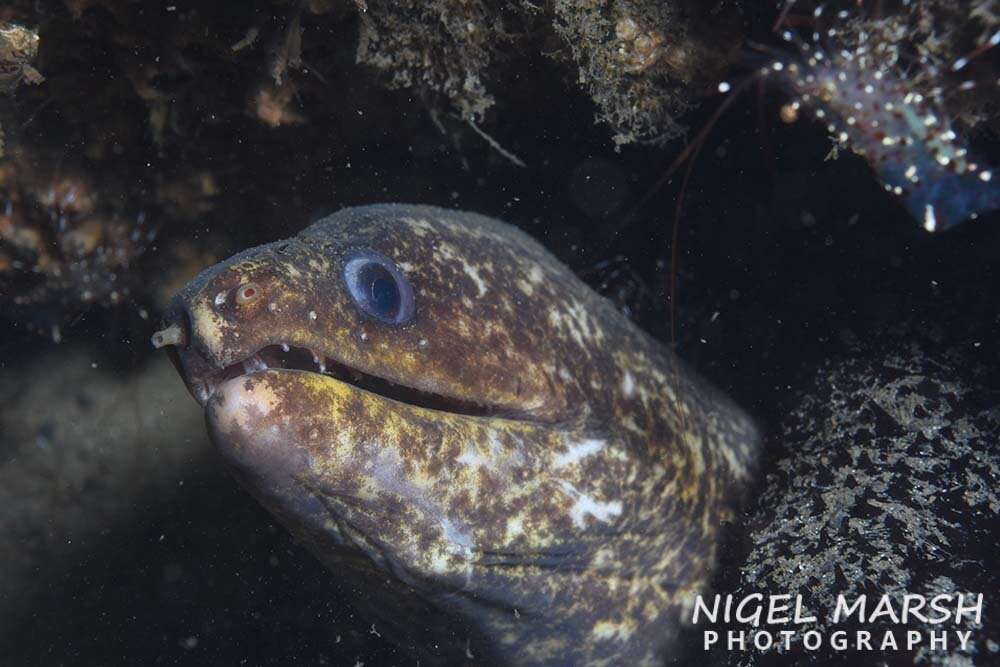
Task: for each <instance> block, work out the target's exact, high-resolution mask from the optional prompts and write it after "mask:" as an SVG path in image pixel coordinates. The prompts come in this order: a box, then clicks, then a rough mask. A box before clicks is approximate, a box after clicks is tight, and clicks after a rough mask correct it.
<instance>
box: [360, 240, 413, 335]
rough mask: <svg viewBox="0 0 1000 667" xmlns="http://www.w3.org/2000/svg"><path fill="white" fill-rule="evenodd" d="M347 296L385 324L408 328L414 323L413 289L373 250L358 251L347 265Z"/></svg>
mask: <svg viewBox="0 0 1000 667" xmlns="http://www.w3.org/2000/svg"><path fill="white" fill-rule="evenodd" d="M344 282H345V283H347V292H348V293H349V294H350V295H351V299H353V300H354V303H355V304H357V306H358V308H360V309H361V310H362V312H364V313H365V314H367V315H370V316H372V317H374V318H375V319H377V320H379V321H382V322H385V323H386V324H406V323H407V322H409V321H410V320H412V319H413V309H414V308H413V289H412V288H411V287H410V283H409V282H407V280H406V276H404V275H403V272H402V271H400V270H399V267H397V266H396V265H395V264H393V263H392V260H390V259H389V258H388V257H384V256H382V255H380V254H378V253H377V252H374V251H371V250H355V251H354V252H352V253H350V254H349V255H348V256H347V261H346V263H345V264H344Z"/></svg>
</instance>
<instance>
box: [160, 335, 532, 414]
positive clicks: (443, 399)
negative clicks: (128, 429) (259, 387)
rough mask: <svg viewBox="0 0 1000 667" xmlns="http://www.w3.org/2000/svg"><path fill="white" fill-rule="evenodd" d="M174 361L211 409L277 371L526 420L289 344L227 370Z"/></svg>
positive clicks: (188, 358) (186, 354) (445, 408)
mask: <svg viewBox="0 0 1000 667" xmlns="http://www.w3.org/2000/svg"><path fill="white" fill-rule="evenodd" d="M171 356H172V357H173V358H174V361H175V364H176V365H177V366H178V369H179V370H180V371H181V374H182V376H183V377H184V379H185V382H186V383H187V385H188V389H189V390H190V391H191V394H192V395H193V396H194V398H195V400H197V401H198V403H199V405H201V406H202V407H205V405H206V404H207V403H208V401H209V400H210V399H211V398H212V396H213V395H214V394H215V392H216V391H217V390H218V389H219V387H221V386H222V385H223V384H224V383H226V382H229V381H231V380H234V379H236V378H239V377H243V376H249V375H252V374H253V373H257V372H260V371H266V370H268V369H275V370H294V371H304V372H309V373H318V374H322V375H326V376H329V377H332V378H334V379H336V380H339V381H341V382H344V383H345V384H349V385H351V386H353V387H355V388H357V389H360V390H363V391H367V392H369V393H372V394H377V395H379V396H381V397H383V398H388V399H391V400H394V401H397V402H399V403H404V404H407V405H411V406H416V407H420V408H425V409H429V410H436V411H439V412H447V413H450V414H458V415H464V416H471V417H496V416H503V417H508V418H521V415H520V414H518V413H517V412H516V411H514V410H511V409H510V408H506V407H503V406H496V405H490V404H486V403H479V402H476V401H470V400H466V399H461V398H455V397H452V396H446V395H443V394H437V393H433V392H428V391H423V390H421V389H417V388H415V387H411V386H407V385H404V384H399V383H397V382H393V381H391V380H387V379H385V378H382V377H379V376H377V375H373V374H370V373H366V372H363V371H360V370H357V369H355V368H352V367H350V366H347V365H345V364H343V363H341V362H339V361H337V360H336V359H333V358H331V357H328V356H326V355H323V354H321V353H318V352H314V351H311V350H307V349H304V348H300V347H294V346H291V345H288V344H279V345H268V346H267V347H264V348H262V349H260V350H258V351H257V352H255V353H254V354H252V355H250V356H249V357H246V358H244V359H241V360H239V361H237V362H235V363H233V364H230V365H228V366H225V367H223V368H219V367H218V366H213V365H212V364H210V363H209V362H208V361H207V360H205V359H204V357H202V356H201V355H200V354H198V353H197V352H195V351H194V350H193V349H188V350H183V351H179V352H178V351H176V348H172V349H171Z"/></svg>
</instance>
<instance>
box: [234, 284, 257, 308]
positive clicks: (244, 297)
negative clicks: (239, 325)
mask: <svg viewBox="0 0 1000 667" xmlns="http://www.w3.org/2000/svg"><path fill="white" fill-rule="evenodd" d="M260 295H261V291H260V288H259V287H257V285H256V284H254V283H244V284H243V285H240V286H239V287H237V288H236V303H238V304H240V305H241V306H249V305H250V304H251V303H253V302H254V301H256V300H257V299H259V298H260Z"/></svg>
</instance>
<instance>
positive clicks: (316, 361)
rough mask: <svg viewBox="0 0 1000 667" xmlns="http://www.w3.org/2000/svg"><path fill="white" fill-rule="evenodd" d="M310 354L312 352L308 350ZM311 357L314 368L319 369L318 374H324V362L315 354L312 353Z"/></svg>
mask: <svg viewBox="0 0 1000 667" xmlns="http://www.w3.org/2000/svg"><path fill="white" fill-rule="evenodd" d="M310 352H312V350H310ZM312 356H313V363H314V364H316V366H317V367H318V368H319V372H320V373H325V372H326V360H325V359H322V358H321V357H320V356H319V355H318V354H316V353H315V352H312Z"/></svg>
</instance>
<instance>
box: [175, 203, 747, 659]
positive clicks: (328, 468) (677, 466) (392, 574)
mask: <svg viewBox="0 0 1000 667" xmlns="http://www.w3.org/2000/svg"><path fill="white" fill-rule="evenodd" d="M357 248H368V249H372V250H375V251H377V252H379V253H382V254H383V255H385V256H387V257H389V258H391V259H392V260H393V261H394V262H396V264H397V265H398V266H399V267H400V269H401V270H402V271H403V272H404V273H405V275H406V277H407V279H408V280H409V282H410V283H411V284H412V286H413V290H414V293H415V303H416V315H415V319H414V321H413V322H412V323H411V324H408V325H404V326H396V325H387V324H383V323H381V322H379V321H376V320H373V319H371V318H369V317H367V316H365V315H364V314H363V313H362V312H361V311H360V310H359V309H358V308H357V307H356V306H355V304H354V302H353V301H352V300H351V299H350V297H349V295H348V293H347V291H346V289H345V286H344V283H343V279H342V275H341V270H342V263H343V255H344V253H345V252H347V251H349V250H352V249H357ZM249 283H252V284H254V285H255V286H257V287H258V288H259V289H260V290H261V295H260V298H258V299H257V300H256V301H254V302H253V303H251V304H249V305H240V304H238V303H236V302H235V300H234V299H233V298H231V294H232V293H233V291H234V290H237V289H239V288H240V286H242V285H246V284H249ZM220 295H222V296H220ZM166 324H167V325H172V324H180V325H181V326H182V327H184V331H185V338H184V341H183V343H181V344H179V346H178V347H177V348H176V349H174V357H175V361H176V362H177V364H178V366H179V368H180V369H181V372H182V374H183V375H184V376H185V379H186V381H187V382H188V384H189V387H191V388H192V392H193V393H195V394H196V396H200V397H201V400H202V401H203V402H205V408H206V415H207V421H208V428H209V431H210V433H211V435H212V438H213V440H214V442H215V443H216V445H217V446H218V448H219V450H220V451H221V452H222V454H223V456H224V457H225V459H226V460H227V462H228V463H229V464H230V465H231V467H232V469H233V471H234V473H235V474H236V476H237V477H238V478H239V479H240V481H241V482H242V483H243V484H244V485H245V486H246V488H247V489H248V490H249V491H250V492H251V493H252V494H253V495H254V496H256V497H257V498H258V499H259V500H260V501H261V502H262V503H263V504H264V505H265V506H266V507H267V508H268V509H269V510H270V511H271V512H273V513H274V515H275V516H276V517H277V518H278V519H279V520H280V521H281V522H282V523H283V524H284V525H286V526H287V527H288V528H289V529H290V530H291V531H292V532H293V533H294V534H296V535H297V536H299V537H300V538H301V539H302V541H303V542H304V543H305V544H306V545H307V546H308V547H309V548H310V549H311V550H312V551H314V552H315V553H316V554H317V555H318V556H319V557H320V558H321V559H322V560H323V561H325V562H326V563H327V564H328V565H329V566H330V567H331V569H333V570H334V572H335V573H336V574H337V575H338V576H340V577H342V578H343V580H344V581H345V582H346V583H348V584H349V585H351V586H352V587H353V588H354V591H355V592H356V594H357V596H356V597H357V598H358V600H359V605H360V606H361V607H362V609H363V610H367V612H368V613H370V614H372V615H373V617H374V618H375V619H376V623H377V627H378V628H379V631H380V632H382V634H384V635H387V636H390V637H391V638H394V639H395V640H396V641H398V642H400V643H401V644H402V645H404V646H406V647H408V648H409V649H410V650H413V651H414V652H416V653H419V654H423V656H424V657H425V658H426V657H430V658H436V659H439V660H444V661H449V662H453V661H458V660H464V659H467V658H468V656H474V657H475V660H476V661H477V662H483V661H485V662H494V663H498V664H511V665H552V664H589V665H602V664H606V665H613V664H614V665H617V664H635V665H642V664H656V663H657V662H659V661H661V660H662V659H663V658H664V657H665V656H667V655H669V653H670V650H671V647H672V646H674V645H675V644H674V640H675V637H676V634H677V630H678V628H679V626H680V623H681V617H682V615H683V616H684V617H689V616H690V615H689V612H688V611H687V610H688V609H689V608H690V605H691V604H692V603H693V597H694V595H695V594H696V593H698V592H702V591H704V589H705V588H706V585H707V582H708V580H709V578H710V576H711V573H712V569H713V563H714V561H715V556H716V549H717V544H718V542H719V537H720V536H719V532H720V526H721V524H722V522H723V521H725V520H727V519H729V518H731V517H732V515H733V510H734V506H735V503H736V502H737V501H738V498H739V495H740V491H741V490H742V489H743V488H744V487H745V486H746V484H747V482H748V481H749V476H750V472H751V469H752V467H753V462H754V460H755V457H756V451H757V440H758V438H757V434H756V432H755V430H754V428H753V426H752V424H751V422H750V421H749V420H748V419H747V418H746V416H745V415H744V414H743V413H742V412H741V411H740V410H739V409H738V408H736V407H735V406H734V405H733V404H732V403H730V402H729V401H728V400H726V399H725V398H724V397H722V396H720V395H719V394H718V393H716V392H715V391H713V390H711V389H710V388H708V387H707V386H706V385H705V383H703V382H702V381H701V380H698V379H697V378H696V377H695V376H694V375H693V374H692V373H691V372H690V371H689V370H686V369H685V368H683V367H682V366H681V365H680V363H679V362H678V361H677V359H676V358H674V357H673V356H672V355H671V354H670V353H669V352H668V351H667V350H666V349H664V348H663V347H662V346H661V345H659V344H658V343H657V342H656V341H654V340H653V339H651V338H650V337H648V336H647V335H646V334H644V333H643V332H641V331H640V330H638V329H637V328H636V327H635V326H634V325H633V324H632V323H631V322H630V321H629V320H628V319H627V318H625V317H624V316H622V315H621V314H620V313H619V312H618V311H617V310H616V309H615V308H614V307H613V306H612V305H611V304H610V303H609V302H608V301H606V300H605V299H603V298H602V297H600V296H599V295H597V294H596V293H594V292H593V291H591V290H590V289H589V288H588V287H587V286H585V285H584V284H583V283H581V282H580V281H579V280H578V279H577V278H576V276H575V275H574V274H573V273H572V272H571V271H570V270H569V269H568V268H566V267H565V266H564V265H563V264H561V263H560V262H559V261H558V260H556V259H555V258H554V257H553V256H552V255H550V254H549V253H548V252H546V251H545V250H544V249H543V248H542V247H541V246H540V245H539V244H538V243H536V242H535V241H533V240H532V239H530V238H529V237H528V236H526V235H525V234H523V233H522V232H520V231H518V230H517V229H515V228H513V227H511V226H509V225H507V224H505V223H502V222H499V221H497V220H493V219H490V218H486V217H483V216H480V215H476V214H473V213H465V212H457V211H448V210H443V209H438V208H431V207H424V206H406V205H379V206H365V207H359V208H352V209H346V210H343V211H340V212H339V213H337V214H335V215H333V216H330V217H328V218H325V219H323V220H321V221H320V222H318V223H316V224H314V225H313V226H311V227H309V228H308V229H306V230H305V231H303V232H302V233H301V234H299V235H298V236H297V237H295V238H293V239H289V240H287V241H283V242H280V243H273V244H269V245H265V246H261V247H259V248H254V249H252V250H249V251H246V252H244V253H241V254H240V255H237V256H236V257H233V258H232V259H230V260H229V261H227V262H223V263H221V264H219V265H217V266H214V267H211V268H210V269H208V270H206V271H205V272H204V273H203V274H202V275H201V276H199V277H198V278H196V279H195V280H194V281H192V283H191V284H190V285H189V286H188V287H187V288H185V289H184V290H183V291H182V292H181V293H180V294H178V295H177V297H176V298H175V300H174V301H173V303H172V306H171V308H170V309H169V311H168V313H167V315H166ZM282 343H285V344H288V345H291V346H293V347H299V348H308V349H310V350H313V351H315V352H316V353H317V356H318V357H320V358H323V357H326V358H328V359H330V360H332V361H335V362H338V363H339V364H342V365H343V366H346V367H349V368H352V369H357V370H359V371H361V372H363V373H365V374H367V375H369V376H376V377H379V378H384V379H386V380H390V381H392V382H394V383H397V384H398V385H400V386H401V387H410V388H415V389H420V390H422V391H424V392H429V393H432V394H434V395H436V396H438V397H439V398H440V399H441V402H442V405H444V406H445V407H444V408H442V409H429V408H426V407H417V406H416V405H409V404H407V403H406V402H405V400H406V399H405V394H404V395H403V396H404V398H403V400H402V401H397V400H393V398H390V397H388V396H383V395H379V394H378V393H371V392H369V391H365V390H364V389H361V388H359V387H357V386H355V385H354V384H352V383H351V382H349V381H344V380H342V379H337V378H334V377H331V376H329V375H323V374H320V373H319V372H308V371H304V370H287V369H275V368H271V369H269V370H259V371H255V372H250V373H248V374H244V375H241V376H240V377H236V378H234V379H229V380H228V381H225V382H222V383H221V384H218V385H217V386H207V387H206V388H204V389H201V388H199V387H200V385H201V384H203V383H205V382H206V381H205V378H207V377H210V376H211V374H212V373H214V372H217V371H218V369H221V368H224V367H226V366H229V365H231V364H234V363H237V362H239V361H240V360H242V359H246V358H248V357H251V356H252V355H254V353H255V352H256V351H257V350H259V349H261V348H263V347H265V346H268V345H280V344H282ZM207 384H208V385H211V384H212V383H210V382H209V383H207ZM390 395H392V394H391V392H390ZM449 399H460V400H461V403H455V405H456V406H464V407H456V408H455V410H454V411H451V410H449V409H447V405H448V401H449ZM472 405H474V406H477V407H476V410H466V409H465V407H468V406H472ZM463 412H474V413H475V414H463ZM332 632H333V630H332V629H331V633H332Z"/></svg>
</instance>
